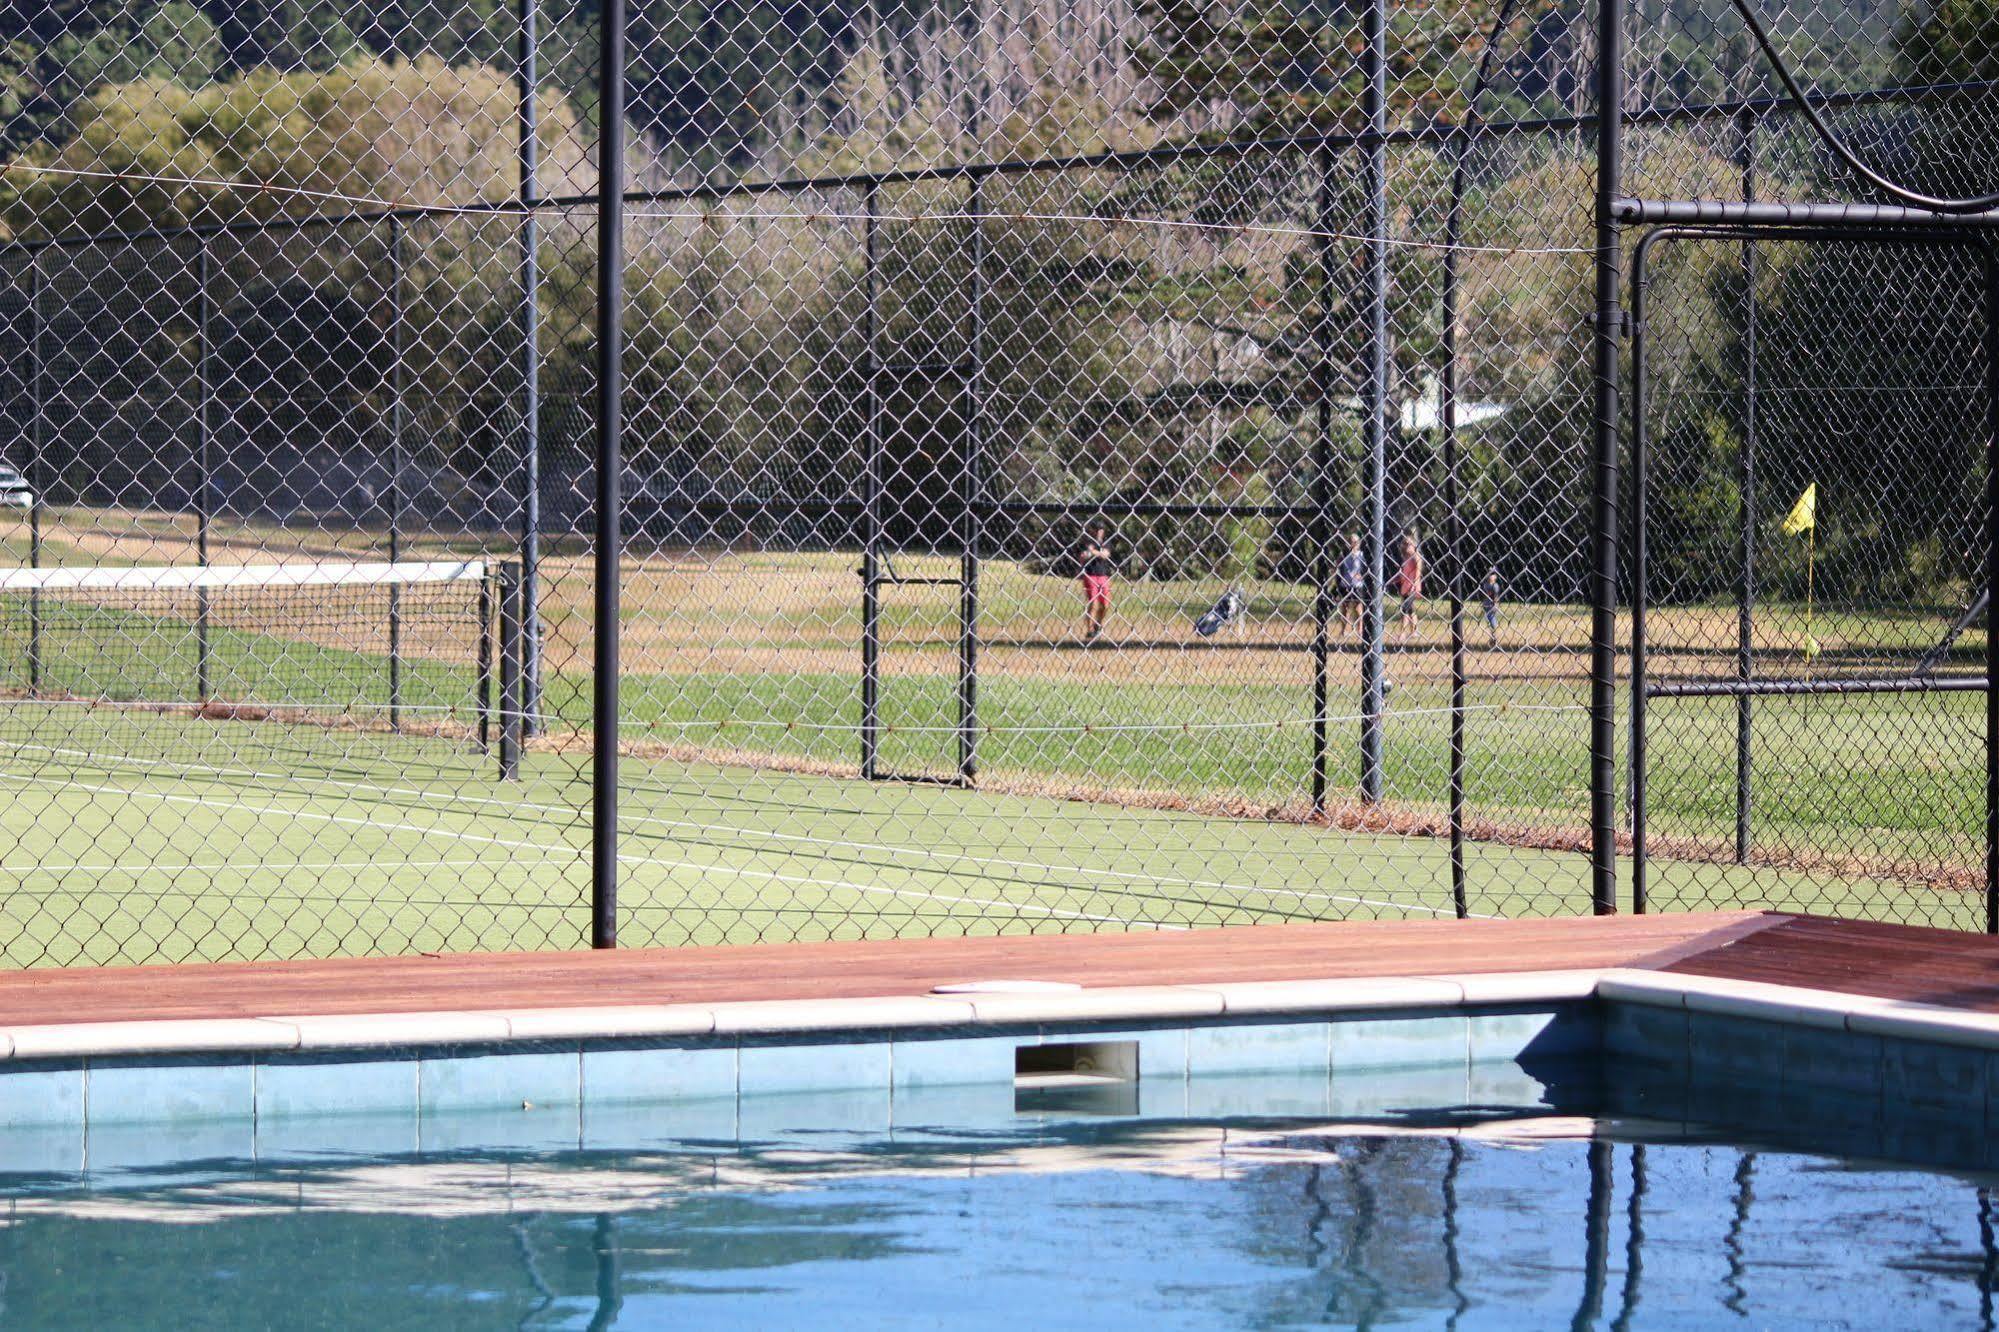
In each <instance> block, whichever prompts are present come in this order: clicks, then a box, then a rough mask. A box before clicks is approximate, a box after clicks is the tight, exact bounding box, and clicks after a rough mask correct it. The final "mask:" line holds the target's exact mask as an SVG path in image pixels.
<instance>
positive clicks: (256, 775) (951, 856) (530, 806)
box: [0, 741, 1503, 920]
mask: <svg viewBox="0 0 1999 1332" xmlns="http://www.w3.org/2000/svg"><path fill="white" fill-rule="evenodd" d="M0 744H4V745H5V746H6V747H8V748H11V749H34V750H38V751H40V752H42V753H47V754H55V755H61V756H66V757H72V758H80V759H84V760H87V761H91V762H97V763H109V764H120V763H124V764H130V765H131V766H134V767H138V768H141V769H147V770H159V769H166V770H167V771H169V772H184V771H187V770H188V768H189V767H190V766H199V765H188V764H172V763H159V762H153V761H150V760H147V759H140V758H129V757H123V756H105V755H99V754H93V753H90V752H89V751H87V750H75V749H62V748H53V747H50V746H45V745H26V744H22V743H19V742H13V741H0ZM200 770H202V771H206V772H211V773H215V774H217V775H220V776H231V777H246V778H250V779H252V780H268V779H269V778H270V777H271V774H268V773H260V772H257V771H255V770H253V769H247V768H223V767H213V766H202V767H201V768H200ZM339 785H340V786H341V787H342V788H343V789H348V790H365V791H375V792H378V793H380V794H384V795H404V796H412V797H415V798H417V799H423V800H435V799H437V798H439V793H438V792H434V791H426V790H421V789H418V788H414V787H405V786H383V785H380V784H378V783H373V782H342V783H340V784H339ZM443 798H444V799H445V800H446V801H449V802H451V803H455V804H461V805H467V806H483V805H498V806H500V807H501V808H503V809H507V810H517V809H527V810H536V811H541V812H544V813H551V814H579V815H580V813H581V811H579V810H574V809H571V808H570V807H569V806H567V805H544V804H538V803H535V802H533V801H527V800H500V799H497V798H495V797H492V796H466V795H461V794H459V793H457V792H445V793H443ZM619 821H620V823H621V824H622V825H623V826H625V827H637V826H640V825H646V826H652V827H659V828H673V829H686V830H690V831H694V832H702V833H709V834H715V833H721V834H725V835H727V834H740V835H742V836H745V837H760V838H763V839H765V840H767V841H778V842H795V843H803V844H805V845H808V846H820V847H833V848H838V849H841V850H849V851H876V852H884V853H887V854H890V855H896V856H917V857H921V858H924V859H928V860H941V861H944V862H946V863H947V864H954V863H957V862H961V861H966V862H970V864H971V865H972V867H973V868H974V869H976V868H977V867H978V866H980V865H999V866H1004V867H1005V868H1007V869H1019V870H1039V871H1041V872H1043V873H1046V874H1051V875H1057V876H1060V875H1065V874H1087V875H1098V876H1102V877H1105V878H1113V879H1127V880H1135V881H1137V882H1138V883H1140V884H1146V885H1158V886H1160V887H1169V886H1170V887H1180V888H1198V889H1203V890H1209V891H1216V892H1226V893H1236V894H1238V895H1261V896H1269V897H1287V898H1290V899H1292V900H1294V901H1297V902H1300V903H1305V902H1337V903H1340V904H1342V905H1346V906H1366V907H1381V908H1386V909H1390V910H1396V911H1411V912H1421V913H1424V914H1427V915H1432V916H1452V915H1455V914H1456V913H1455V911H1454V910H1453V909H1451V908H1447V907H1433V906H1428V905H1425V904H1423V903H1420V902H1398V901H1395V900H1393V899H1390V898H1380V897H1362V896H1358V895H1356V894H1351V893H1328V892H1323V891H1317V890H1311V889H1302V888H1288V887H1268V886H1264V885H1258V884H1240V883H1231V882H1229V881H1228V880H1225V879H1189V878H1183V877H1180V876H1177V875H1156V874H1145V873H1142V872H1139V871H1135V870H1116V869H1102V868H1098V867H1096V866H1072V867H1064V866H1060V865H1050V864H1046V863H1044V862H1041V861H1036V860H1015V859H1009V858H1006V857H999V856H979V855H975V854H974V853H972V852H969V851H938V850H935V849H933V848H929V847H920V846H908V845H904V844H902V843H897V842H855V841H848V840H844V839H841V838H833V837H813V836H811V835H809V834H806V833H785V832H777V831H775V830H772V829H767V828H745V827H741V826H740V825H730V826H723V825H716V824H705V823H698V822H695V821H694V820H691V819H668V818H664V817H662V816H660V815H655V814H637V815H624V814H621V815H620V819H619ZM946 872H949V871H948V870H947V871H946ZM1046 886H1051V887H1056V888H1058V890H1060V889H1066V890H1068V891H1075V892H1091V891H1097V892H1113V893H1116V892H1119V891H1121V890H1119V889H1115V888H1109V889H1106V888H1101V887H1095V886H1090V887H1086V886H1084V885H1080V884H1078V885H1074V886H1070V885H1060V884H1057V885H1046ZM1189 905H1193V904H1189ZM1469 917H1470V919H1473V920H1499V919H1503V917H1500V916H1495V915H1486V914H1483V913H1479V912H1472V913H1469Z"/></svg>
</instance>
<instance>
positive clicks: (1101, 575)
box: [1077, 524, 1117, 643]
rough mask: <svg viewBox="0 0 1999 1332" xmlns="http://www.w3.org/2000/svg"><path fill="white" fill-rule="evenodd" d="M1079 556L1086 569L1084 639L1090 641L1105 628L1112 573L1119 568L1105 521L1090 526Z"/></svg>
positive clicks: (1086, 641)
mask: <svg viewBox="0 0 1999 1332" xmlns="http://www.w3.org/2000/svg"><path fill="white" fill-rule="evenodd" d="M1077 559H1078V561H1079V562H1080V563H1081V565H1082V570H1083V641H1084V642H1085V643H1088V642H1091V641H1093V640H1094V639H1095V638H1096V636H1097V635H1098V634H1101V633H1102V632H1103V631H1104V617H1105V616H1106V615H1108V614H1110V609H1111V575H1112V574H1114V573H1116V572H1117V565H1116V564H1115V563H1113V562H1112V560H1111V538H1110V533H1109V532H1108V531H1106V530H1105V529H1104V527H1103V526H1102V525H1101V524H1099V525H1097V526H1095V527H1092V528H1091V529H1090V532H1089V535H1088V536H1087V537H1085V538H1084V540H1083V546H1082V549H1081V550H1079V551H1078V552H1077Z"/></svg>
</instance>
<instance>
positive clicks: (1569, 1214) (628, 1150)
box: [0, 1064, 1999, 1328]
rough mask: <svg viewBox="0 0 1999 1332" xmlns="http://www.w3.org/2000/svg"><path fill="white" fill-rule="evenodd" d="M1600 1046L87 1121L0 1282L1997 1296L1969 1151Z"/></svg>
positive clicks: (1893, 1307) (1450, 1300) (1631, 1305)
mask: <svg viewBox="0 0 1999 1332" xmlns="http://www.w3.org/2000/svg"><path fill="white" fill-rule="evenodd" d="M1600 1072H1601V1068H1600V1066H1599V1065H1595V1064H1592V1065H1590V1066H1587V1067H1585V1066H1574V1067H1564V1068H1544V1069H1541V1070H1539V1074H1538V1076H1537V1077H1535V1078H1534V1079H1533V1080H1532V1083H1531V1085H1530V1084H1519V1083H1516V1084H1513V1085H1515V1086H1516V1087H1524V1088H1525V1091H1526V1093H1527V1094H1516V1095H1514V1096H1512V1097H1511V1098H1510V1100H1509V1101H1505V1102H1488V1103H1484V1104H1480V1105H1472V1106H1466V1105H1439V1104H1437V1103H1436V1098H1435V1095H1434V1092H1435V1089H1436V1083H1435V1080H1434V1079H1432V1078H1428V1077H1426V1076H1425V1075H1423V1074H1421V1073H1405V1074H1391V1073H1383V1074H1379V1075H1374V1076H1371V1077H1369V1078H1368V1079H1367V1082H1368V1095H1369V1101H1370V1106H1369V1109H1368V1112H1367V1113H1366V1114H1365V1116H1364V1117H1360V1118H1349V1117H1341V1116H1340V1115H1337V1114H1328V1113H1326V1111H1327V1110H1338V1109H1339V1107H1323V1108H1322V1109H1321V1110H1320V1113H1317V1114H1314V1115H1299V1114H1288V1113H1283V1112H1282V1108H1283V1107H1286V1106H1291V1107H1294V1108H1295V1107H1296V1106H1298V1105H1299V1104H1300V1100H1301V1098H1303V1099H1304V1100H1306V1101H1309V1100H1310V1099H1311V1097H1313V1096H1315V1095H1322V1094H1323V1093H1322V1092H1321V1091H1320V1090H1319V1088H1321V1087H1323V1083H1319V1084H1316V1085H1314V1084H1312V1083H1309V1082H1303V1081H1300V1080H1298V1079H1292V1078H1283V1077H1276V1078H1270V1077H1238V1078H1217V1079H1210V1080H1206V1082H1205V1083H1204V1084H1202V1087H1201V1089H1200V1091H1199V1092H1198V1093H1196V1094H1194V1095H1191V1096H1190V1104H1191V1105H1195V1106H1201V1107H1206V1109H1207V1110H1208V1111H1209V1113H1204V1114H1198V1115H1194V1114H1189V1115H1184V1116H1169V1117H1152V1116H1149V1115H1147V1114H1144V1113H1141V1112H1140V1109H1141V1108H1140V1107H1138V1106H1136V1105H1133V1104H1130V1103H1128V1102H1123V1101H1121V1100H1120V1099H1119V1097H1118V1096H1117V1095H1116V1094H1114V1093H1107V1092H1106V1090H1105V1089H1103V1088H1090V1087H1083V1088H1072V1089H1067V1090H1066V1092H1065V1089H1063V1088H1060V1087H1055V1088H1050V1089H1048V1090H1047V1091H1046V1092H1045V1093H1041V1094H1039V1095H1038V1096H1037V1097H1033V1098H1028V1099H1025V1100H1023V1101H1021V1102H1020V1103H1019V1104H1018V1106H1017V1112H1016V1115H1015V1118H1014V1120H1013V1122H1011V1123H1010V1124H1002V1125H995V1124H993V1123H991V1122H989V1121H987V1120H984V1119H980V1120H977V1121H976V1122H973V1121H966V1122H963V1123H958V1122H954V1121H953V1120H952V1118H951V1116H950V1114H949V1110H948V1105H947V1104H946V1103H943V1102H940V1103H939V1104H938V1107H937V1112H936V1114H935V1116H934V1122H932V1123H928V1124H924V1125H906V1126H901V1127H897V1128H896V1129H894V1130H893V1131H881V1130H876V1129H862V1128H856V1127H854V1126H853V1125H852V1124H851V1123H850V1122H849V1120H848V1118H847V1117H846V1115H845V1112H844V1109H843V1106H842V1104H841V1102H840V1098H839V1097H837V1096H826V1095H820V1094H812V1095H797V1096H776V1097H762V1098H751V1099H744V1100H742V1101H727V1102H715V1103H712V1104H704V1103H680V1104H677V1105H674V1106H672V1107H666V1106H646V1105H631V1106H625V1107H620V1108H618V1109H616V1110H606V1111H604V1112H601V1113H597V1114H593V1115H592V1116H591V1118H590V1122H589V1124H588V1127H587V1132H586V1133H585V1135H584V1136H583V1137H582V1138H581V1139H578V1138H576V1137H574V1136H573V1135H572V1136H569V1137H567V1138H566V1139H565V1137H564V1135H563V1133H552V1134H551V1136H550V1137H548V1138H547V1139H546V1140H545V1141H542V1142H540V1143H536V1142H535V1141H534V1131H533V1128H532V1126H533V1125H534V1124H535V1123H536V1122H537V1118H536V1114H535V1111H534V1110H533V1108H532V1107H528V1108H524V1109H522V1110H520V1111H519V1112H517V1113H515V1114H513V1115H511V1116H506V1117H500V1116H493V1115H472V1116H462V1117H444V1118H442V1119H440V1120H437V1121H433V1127H432V1129H431V1131H430V1134H429V1137H428V1139H427V1141H426V1143H424V1144H423V1145H421V1146H419V1147H418V1148H417V1149H415V1150H383V1149H382V1143H381V1141H380V1139H379V1137H378V1136H371V1135H378V1134H379V1126H373V1127H371V1125H370V1122H369V1120H368V1118H367V1117H365V1116H362V1117H347V1118H343V1119H339V1120H328V1121H324V1122H323V1123H320V1124H317V1125H307V1126H303V1127H298V1128H295V1136H294V1143H295V1145H294V1146H293V1147H292V1148H291V1149H290V1150H286V1151H278V1152H275V1153H274V1154H273V1155H272V1156H270V1157H266V1158H264V1159H253V1158H251V1157H245V1156H235V1157H232V1156H230V1155H228V1154H226V1153H224V1154H220V1155H210V1156H207V1157H206V1158H199V1157H197V1158H196V1159H185V1158H176V1157H173V1156H172V1155H171V1153H170V1152H167V1151H164V1150H162V1149H161V1148H160V1146H159V1144H158V1142H157V1141H156V1142H155V1146H154V1150H153V1151H152V1152H150V1153H148V1152H147V1151H145V1150H143V1149H142V1147H141V1145H140V1144H139V1143H138V1141H137V1139H135V1140H134V1142H133V1143H132V1144H130V1145H129V1146H130V1150H128V1151H127V1152H126V1153H125V1154H124V1155H123V1156H122V1157H120V1156H119V1155H118V1154H117V1153H118V1148H117V1146H116V1141H115V1140H106V1141H107V1145H106V1146H105V1148H104V1149H103V1150H102V1151H101V1152H100V1153H99V1154H98V1157H97V1159H95V1160H93V1161H90V1162H87V1163H86V1164H85V1166H84V1168H83V1169H82V1170H80V1171H50V1172H32V1171H20V1172H16V1173H12V1174H8V1175H5V1176H0V1207H4V1208H5V1215H6V1220H7V1224H6V1226H5V1227H4V1230H0V1275H4V1289H0V1300H4V1312H0V1317H4V1319H5V1320H6V1321H7V1322H8V1324H9V1325H14V1326H25V1327H56V1326H66V1327H74V1326H133V1325H187V1324H203V1325H214V1324H226V1325H230V1326H245V1325H247V1326H265V1325H285V1326H368V1327H394V1326H423V1327H426V1328H433V1327H461V1326H462V1327H496V1326H523V1327H556V1326H575V1327H585V1326H588V1327H607V1326H614V1325H615V1326H624V1327H646V1326H673V1327H677V1328H679V1327H704V1326H715V1327H719V1326H728V1327H742V1326H804V1325H811V1326H826V1325H850V1326H851V1325H859V1326H869V1327H935V1326H951V1327H1001V1326H1006V1327H1026V1326H1031V1327H1081V1326H1089V1327H1092V1328H1115V1327H1139V1326H1144V1327H1203V1328H1205V1327H1242V1326H1259V1327H1261V1326H1319V1325H1334V1326H1349V1325H1364V1326H1365V1325H1377V1326H1378V1325H1394V1326H1416V1327H1452V1326H1464V1327H1495V1326H1499V1327H1535V1328H1540V1327H1549V1326H1562V1325H1568V1326H1603V1327H1620V1328H1621V1327H1646V1326H1659V1325H1672V1326H1688V1325H1695V1326H1700V1325H1712V1324H1729V1325H1735V1324H1742V1325H1747V1326H1758V1327H1778V1326H1815V1327H1819V1326H1854V1327H1879V1326H1926V1325H1943V1324H1948V1325H1953V1326H1968V1325H1984V1326H1990V1325H1991V1324H1992V1319H1993V1313H1992V1308H1993V1303H1992V1292H1993V1289H1994V1285H1995V1279H1999V1259H1995V1240H1994V1215H1993V1207H1992V1203H1991V1201H1990V1199H1989V1197H1988V1194H1987V1191H1986V1188H1985V1182H1984V1180H1983V1178H1982V1177H1980V1176H1978V1175H1976V1174H1970V1173H1966V1174H1957V1175H1954V1174H1950V1173H1944V1172H1941V1171H1936V1170H1930V1169H1919V1168H1912V1167H1909V1166H1906V1165H1901V1164H1895V1163H1883V1162H1873V1163H1868V1162H1862V1161H1859V1160H1856V1159H1853V1158H1851V1157H1843V1156H1840V1155H1838V1154H1827V1153H1826V1142H1827V1140H1826V1139H1824V1138H1823V1137H1813V1136H1812V1134H1813V1133H1814V1132H1821V1133H1822V1132H1823V1131H1825V1130H1826V1126H1828V1125H1837V1124H1838V1123H1840V1122H1842V1116H1841V1114H1839V1113H1837V1111H1838V1107H1837V1106H1836V1105H1834V1104H1832V1103H1830V1102H1828V1103H1827V1104H1826V1108H1827V1110H1828V1114H1827V1115H1825V1116H1822V1117H1817V1118H1816V1119H1814V1118H1813V1117H1810V1116H1807V1117H1806V1119H1807V1120H1808V1121H1810V1122H1801V1123H1799V1124H1798V1125H1797V1128H1798V1129H1799V1132H1798V1133H1791V1132H1789V1131H1788V1130H1786V1129H1782V1128H1773V1127H1771V1126H1769V1125H1764V1126H1761V1127H1748V1126H1738V1127H1735V1128H1728V1127H1721V1126H1716V1125H1713V1124H1709V1125H1703V1126H1690V1125H1689V1124H1688V1123H1687V1122H1686V1118H1685V1116H1686V1115H1687V1114H1689V1113H1690V1112H1693V1111H1695V1110H1701V1109H1703V1107H1693V1106H1688V1105H1685V1104H1680V1105H1675V1106H1671V1107H1668V1106H1665V1105H1662V1104H1655V1105H1652V1106H1650V1107H1648V1110H1649V1112H1650V1113H1648V1114H1647V1115H1646V1116H1645V1117H1639V1116H1636V1115H1633V1114H1632V1113H1630V1112H1629V1111H1628V1110H1627V1111H1623V1112H1613V1111H1612V1109H1611V1108H1610V1106H1609V1104H1608V1102H1607V1101H1606V1100H1605V1099H1604V1096H1603V1093H1602V1091H1601V1090H1600V1089H1601V1088H1602V1087H1603V1085H1604V1082H1603V1079H1602V1078H1601V1077H1600V1076H1599V1074H1600ZM1536 1088H1538V1090H1536ZM1065 1096H1066V1101H1065V1099H1064V1097H1065ZM1258 1109H1261V1110H1262V1111H1263V1113H1254V1112H1255V1111H1257V1110H1258ZM1705 1109H1709V1110H1711V1109H1712V1107H1705ZM1794 1109H1795V1107H1794ZM564 1132H565V1133H566V1132H567V1131H566V1130H565V1131H564ZM1870 1140H1873V1141H1878V1140H1879V1135H1878V1134H1873V1135H1871V1139H1870ZM178 1141H181V1142H182V1143H183V1144H186V1143H187V1141H188V1140H186V1139H184V1138H183V1139H180V1140H178ZM1806 1149H1810V1150H1806Z"/></svg>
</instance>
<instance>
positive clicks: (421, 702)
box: [0, 560, 520, 776]
mask: <svg viewBox="0 0 1999 1332" xmlns="http://www.w3.org/2000/svg"><path fill="white" fill-rule="evenodd" d="M515 567H516V566H514V565H511V564H506V563H497V562H490V561H484V560H449V561H399V562H396V563H386V562H343V563H288V564H250V565H230V566H220V565H208V566H187V565H173V566H141V567H133V568H102V567H87V568H27V569H24V568H10V569H0V705H4V706H5V707H6V709H7V711H8V712H10V713H15V714H18V713H20V712H21V711H22V709H23V708H24V707H26V708H29V709H31V710H32V709H34V708H36V707H37V706H39V705H79V704H80V705H86V706H88V707H91V708H93V709H99V710H108V711H109V712H111V713H113V714H116V713H117V712H120V711H123V712H127V713H130V714H132V715H134V716H141V715H151V716H155V717H162V716H172V715H176V714H179V715H184V716H187V717H191V718H195V719H199V720H203V721H251V722H275V723H280V724H287V723H288V724H294V725H299V726H308V727H311V726H316V727H320V728H342V729H347V730H359V731H380V732H384V733H391V734H405V735H414V736H421V737H430V738H441V739H447V740H455V741H462V742H464V743H467V744H471V745H476V746H478V747H480V748H482V749H483V748H489V747H495V746H496V745H497V747H498V748H499V749H500V750H501V751H502V762H503V765H505V773H504V775H509V776H511V775H512V768H513V765H514V764H515V763H516V762H517V757H518V735H519V728H518V725H517V721H518V707H517V705H510V704H509V702H508V700H510V699H516V698H517V696H518V680H519V674H518V663H519V661H520V656H519V637H520V633H519V622H520V616H519V613H518V586H519V580H518V578H517V577H516V576H515V574H514V570H515ZM0 726H5V723H4V722H3V721H0ZM9 729H11V728H9ZM496 731H497V732H498V734H497V735H496V734H495V732H496Z"/></svg>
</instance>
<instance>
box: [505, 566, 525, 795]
mask: <svg viewBox="0 0 1999 1332" xmlns="http://www.w3.org/2000/svg"><path fill="white" fill-rule="evenodd" d="M499 584H500V586H499V601H500V780H501V781H503V782H511V781H515V780H517V779H518V778H519V777H520V775H521V732H522V729H523V714H524V713H525V710H526V677H525V672H524V671H523V667H524V665H525V658H526V648H525V634H524V631H523V628H522V626H523V623H524V621H525V619H526V616H525V615H524V614H523V607H522V602H521V571H520V567H519V566H518V565H513V564H504V565H501V566H500V579H499Z"/></svg>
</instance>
